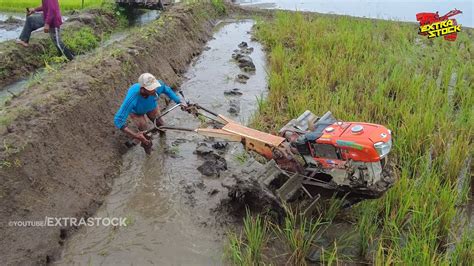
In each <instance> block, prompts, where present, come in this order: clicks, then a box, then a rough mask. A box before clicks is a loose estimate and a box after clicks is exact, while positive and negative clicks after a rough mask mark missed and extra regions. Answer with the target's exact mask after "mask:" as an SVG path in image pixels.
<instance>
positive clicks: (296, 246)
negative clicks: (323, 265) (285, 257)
mask: <svg viewBox="0 0 474 266" xmlns="http://www.w3.org/2000/svg"><path fill="white" fill-rule="evenodd" d="M323 224H324V223H323V222H322V218H321V217H319V218H317V219H314V220H310V219H307V218H306V217H304V216H300V215H299V214H298V211H297V210H291V208H290V207H286V217H285V219H284V222H283V225H281V226H279V225H274V226H273V228H274V231H275V232H276V233H277V235H279V236H280V238H281V239H282V241H284V242H285V244H286V246H287V247H288V249H289V250H290V254H291V255H290V258H289V261H288V263H290V264H291V265H306V264H307V263H306V256H307V255H308V252H309V251H310V249H311V247H312V246H313V242H314V240H315V239H316V237H317V235H318V232H319V230H320V229H321V225H323Z"/></svg>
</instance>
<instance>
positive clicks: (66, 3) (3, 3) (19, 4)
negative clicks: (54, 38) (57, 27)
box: [0, 0, 109, 12]
mask: <svg viewBox="0 0 474 266" xmlns="http://www.w3.org/2000/svg"><path fill="white" fill-rule="evenodd" d="M103 2H109V0H84V8H86V7H97V6H100V5H101V4H102V3H103ZM40 5H41V0H17V1H10V0H0V10H2V11H21V12H23V11H25V8H27V7H38V6H40ZM59 6H60V8H61V10H73V9H81V8H82V7H83V6H82V0H61V1H59Z"/></svg>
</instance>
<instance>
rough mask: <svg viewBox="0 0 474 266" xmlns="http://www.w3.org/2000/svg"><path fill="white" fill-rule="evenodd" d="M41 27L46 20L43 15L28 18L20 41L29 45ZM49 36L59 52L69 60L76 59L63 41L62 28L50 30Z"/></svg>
mask: <svg viewBox="0 0 474 266" xmlns="http://www.w3.org/2000/svg"><path fill="white" fill-rule="evenodd" d="M41 27H44V18H43V14H33V15H30V16H28V17H26V22H25V26H24V27H23V31H22V32H21V34H20V40H22V41H24V42H26V43H28V42H29V41H30V37H31V33H32V32H33V31H35V30H37V29H39V28H41ZM49 36H50V37H51V40H52V41H53V43H54V45H55V46H56V48H57V49H58V51H59V52H60V53H61V54H62V55H64V56H65V57H66V58H67V59H69V60H72V59H74V54H73V53H72V52H71V51H70V50H69V49H68V48H67V47H66V45H65V44H64V43H63V41H62V40H61V34H60V28H59V27H57V28H50V29H49Z"/></svg>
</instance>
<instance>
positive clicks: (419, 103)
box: [228, 11, 474, 265]
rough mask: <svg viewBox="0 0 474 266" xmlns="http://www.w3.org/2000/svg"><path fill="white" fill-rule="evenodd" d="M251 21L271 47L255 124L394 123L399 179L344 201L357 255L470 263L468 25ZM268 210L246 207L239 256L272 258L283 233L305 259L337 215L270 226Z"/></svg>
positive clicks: (289, 253)
mask: <svg viewBox="0 0 474 266" xmlns="http://www.w3.org/2000/svg"><path fill="white" fill-rule="evenodd" d="M255 30H256V36H257V39H258V40H259V41H261V42H262V43H263V44H264V45H265V46H266V48H267V49H268V56H269V84H270V91H269V95H268V98H267V99H266V100H264V101H262V102H261V103H260V107H259V113H258V114H257V115H256V117H255V119H254V121H253V125H254V126H255V127H257V128H258V129H260V130H264V131H268V132H277V131H278V129H279V128H280V127H281V126H283V125H284V124H285V123H286V122H287V121H289V120H290V119H292V118H295V117H297V116H298V115H300V114H301V113H302V112H304V111H305V110H306V109H308V110H311V111H313V112H314V113H316V114H324V113H325V112H326V111H328V110H330V111H332V112H333V113H334V114H335V116H336V117H337V118H339V119H342V120H345V121H367V122H372V123H377V124H382V125H385V126H387V127H388V128H390V129H391V130H392V131H393V138H394V147H393V148H392V152H391V154H390V155H389V156H390V160H391V164H392V165H393V168H394V174H395V176H396V178H397V179H398V181H397V182H396V183H395V185H394V187H393V188H391V189H390V190H389V191H388V192H387V193H386V194H385V195H384V196H383V197H382V198H380V199H377V200H367V201H364V202H362V203H359V204H358V205H356V206H354V207H352V208H351V209H350V210H348V212H349V216H350V220H351V221H352V223H353V226H352V228H353V229H352V231H351V233H352V235H355V236H356V239H357V241H352V242H351V244H350V245H357V246H358V249H359V252H358V253H359V254H356V258H355V260H357V261H359V262H360V260H362V261H363V263H370V264H376V265H387V264H402V265H433V264H435V265H472V261H474V247H473V241H474V232H473V227H472V225H471V226H469V225H468V220H469V219H467V218H465V209H466V205H467V204H469V201H470V197H471V194H470V193H471V192H470V184H471V168H470V162H471V159H470V158H471V157H472V153H473V143H472V136H473V133H474V95H473V94H474V90H473V87H472V86H473V79H474V64H473V62H474V61H473V53H474V47H473V42H472V39H473V36H472V35H473V34H472V31H469V30H467V29H463V30H462V31H461V32H460V33H459V34H458V38H457V40H456V41H454V42H449V41H446V40H444V39H442V38H437V39H432V40H428V39H427V38H426V37H425V36H420V35H418V34H417V31H418V27H417V25H416V24H413V23H400V22H390V21H382V20H369V19H359V18H352V17H345V16H318V15H304V14H297V13H289V12H283V11H282V12H278V13H277V15H276V16H275V17H274V18H272V19H264V20H262V21H260V22H259V23H258V24H257V27H256V29H255ZM333 212H334V210H333ZM463 217H464V218H463ZM261 219H262V218H261V217H257V218H255V217H250V216H249V217H247V218H246V221H245V227H244V229H243V230H242V232H241V233H240V234H239V233H236V234H231V236H230V240H229V247H228V250H229V252H228V253H229V254H228V257H229V259H230V261H231V262H233V263H234V264H245V265H251V264H252V265H254V264H262V263H263V264H269V263H270V264H273V263H274V262H275V260H274V259H271V258H269V256H265V255H262V250H263V251H265V250H267V249H268V247H269V246H271V245H273V244H269V241H270V239H272V236H275V235H276V236H277V237H279V239H281V241H282V242H283V243H285V244H284V248H283V250H285V252H286V255H283V256H282V257H280V258H278V259H277V261H279V262H280V263H282V262H283V263H288V264H292V265H305V264H306V263H307V261H306V260H305V259H304V257H305V256H306V255H308V250H309V249H308V248H307V246H308V245H314V246H316V247H317V244H314V243H308V242H307V240H308V238H311V239H312V237H313V236H312V234H314V233H315V232H317V231H318V227H319V228H321V229H322V228H323V227H324V226H323V224H324V223H330V222H331V221H332V220H331V219H327V217H323V216H322V217H320V218H318V219H316V220H314V221H305V222H301V221H300V222H298V223H296V222H295V219H294V218H291V215H290V216H289V218H287V219H286V220H285V222H284V223H283V225H272V224H270V223H265V222H262V220H261ZM321 219H322V220H321ZM306 223H307V224H306ZM305 224H306V225H305ZM251 225H254V226H253V227H256V228H257V229H255V228H250V227H252V226H251ZM304 235H306V237H305V236H304ZM341 244H342V243H338V242H337V241H334V243H332V244H331V246H332V247H333V248H332V249H331V250H327V251H325V252H323V253H324V255H323V256H322V259H323V260H322V262H323V263H324V264H329V265H331V264H332V265H337V264H342V263H345V262H348V261H349V262H350V261H351V260H354V258H353V257H352V258H351V257H349V258H347V257H346V256H345V255H344V254H343V253H342V252H340V249H338V247H340V245H341ZM263 253H264V252H263ZM285 261H286V262H285ZM277 264H279V263H277Z"/></svg>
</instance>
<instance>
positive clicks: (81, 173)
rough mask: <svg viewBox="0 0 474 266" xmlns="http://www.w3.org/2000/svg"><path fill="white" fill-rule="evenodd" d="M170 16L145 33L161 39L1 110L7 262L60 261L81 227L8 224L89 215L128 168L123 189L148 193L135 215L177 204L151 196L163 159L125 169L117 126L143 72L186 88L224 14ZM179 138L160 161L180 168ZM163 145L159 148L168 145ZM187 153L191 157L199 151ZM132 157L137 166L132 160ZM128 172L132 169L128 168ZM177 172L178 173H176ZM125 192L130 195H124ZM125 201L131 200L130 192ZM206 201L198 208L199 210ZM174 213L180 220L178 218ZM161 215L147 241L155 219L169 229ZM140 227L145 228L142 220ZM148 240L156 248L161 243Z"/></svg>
mask: <svg viewBox="0 0 474 266" xmlns="http://www.w3.org/2000/svg"><path fill="white" fill-rule="evenodd" d="M165 17H166V18H167V19H165V20H164V23H153V22H152V23H150V25H147V26H145V27H141V28H140V29H139V30H143V31H147V32H153V33H154V34H152V35H151V34H150V35H147V36H144V35H143V34H141V35H137V34H135V35H134V36H133V38H132V37H129V38H125V39H124V41H123V42H120V43H114V44H112V45H111V46H110V47H108V48H106V49H104V50H103V51H101V52H100V53H99V52H97V53H93V54H87V55H84V56H83V57H80V58H77V60H74V61H72V62H71V63H68V64H66V65H65V66H64V67H63V68H62V69H61V72H57V73H54V74H50V75H46V76H45V77H42V78H41V82H38V83H34V84H33V85H32V86H29V87H27V88H26V90H25V92H24V93H22V94H21V95H20V96H18V97H15V98H13V99H11V102H10V103H9V104H8V106H5V107H4V108H2V109H1V113H2V116H1V118H2V120H1V123H0V142H1V143H3V144H4V145H3V146H2V148H1V149H0V161H1V163H2V164H1V167H2V168H1V171H0V183H1V184H2V186H1V187H0V197H1V201H0V235H1V236H2V241H1V242H0V254H2V261H3V263H5V264H47V263H52V262H53V261H57V260H58V259H59V258H60V253H61V250H62V249H63V247H64V245H65V244H66V243H67V242H68V240H69V239H70V238H71V237H73V236H74V233H75V232H76V231H77V230H78V229H79V228H75V227H71V226H66V227H15V226H8V222H9V221H12V220H13V221H38V220H43V219H44V217H45V216H49V217H76V218H81V217H85V218H87V217H91V216H92V215H94V213H95V212H96V211H97V210H98V209H99V207H100V206H101V205H103V203H104V199H105V196H106V195H107V194H109V193H110V192H111V191H116V187H113V186H112V183H114V180H113V178H114V177H115V176H117V175H118V173H119V171H120V170H121V169H122V170H123V173H127V171H128V173H129V174H130V177H131V179H129V178H125V180H122V179H120V178H119V179H117V182H115V183H116V184H124V185H127V186H128V185H130V184H131V185H132V188H137V187H138V188H143V189H144V190H143V191H140V192H143V193H140V195H139V196H144V198H140V197H138V198H136V199H134V200H132V202H131V203H130V206H131V208H132V209H133V210H135V211H137V212H138V213H141V214H142V215H143V216H148V217H150V216H152V215H153V213H151V212H149V211H148V210H155V209H156V210H157V211H158V212H160V211H161V212H164V211H165V210H166V209H167V208H168V207H170V206H168V207H166V206H159V205H157V204H158V203H159V202H170V201H172V200H170V199H166V198H165V199H163V200H158V201H157V202H158V203H157V202H154V201H152V200H151V198H149V197H150V196H151V195H152V194H151V193H148V192H149V191H150V189H151V188H158V186H156V184H155V183H153V182H155V181H157V182H158V181H161V180H157V179H151V177H155V176H156V175H158V176H161V177H162V178H163V179H171V177H170V172H167V173H163V175H161V174H160V173H161V172H160V171H161V170H159V169H162V168H153V167H154V166H156V165H160V164H162V163H163V161H162V160H160V159H158V158H155V159H157V161H155V162H149V163H145V164H140V162H142V161H144V160H143V159H144V158H145V157H144V156H145V154H144V153H143V150H141V148H140V147H136V148H137V150H136V152H132V153H127V154H126V155H125V158H124V159H125V160H124V164H123V167H122V168H121V167H120V165H122V156H121V155H122V153H123V152H124V151H125V147H124V146H123V143H124V141H125V137H124V135H122V134H121V133H120V132H119V131H118V130H116V129H115V128H114V127H113V124H112V121H113V119H112V118H113V115H114V113H115V111H116V110H117V108H118V107H119V105H120V103H121V101H122V100H123V97H124V94H125V91H126V89H127V87H128V85H129V84H131V83H132V82H135V80H136V78H137V77H138V76H139V74H140V73H142V72H145V71H147V72H152V73H154V74H155V75H157V76H159V77H160V78H162V79H163V80H165V81H166V82H167V83H168V84H170V85H171V86H173V87H176V86H177V85H178V84H180V83H181V82H182V74H183V73H184V72H185V70H186V68H187V67H188V65H189V63H190V62H191V60H192V58H194V57H195V56H196V55H198V54H200V53H201V51H202V49H203V46H204V43H205V41H206V40H208V39H209V38H210V37H211V33H212V28H213V25H214V22H215V20H216V19H217V18H219V14H217V12H215V10H214V9H213V8H212V6H210V5H206V4H200V5H195V6H193V7H192V8H190V7H188V6H180V5H177V6H174V7H173V8H172V9H170V10H169V11H167V12H166V15H165ZM142 33H143V32H142ZM145 37H146V38H145ZM180 138H181V139H184V138H186V139H187V138H188V137H187V136H184V137H180ZM177 140H178V138H176V139H174V140H173V139H169V141H170V143H169V145H168V146H169V147H170V148H169V149H168V148H167V149H165V148H164V146H163V150H162V152H155V153H154V154H157V155H163V156H164V155H166V156H169V158H173V157H174V158H175V159H176V160H177V161H176V163H177V164H179V165H181V164H182V159H180V158H178V157H175V156H178V155H177V154H176V151H175V149H173V148H171V147H172V146H171V142H174V141H177ZM178 142H179V141H178ZM178 142H176V143H178ZM156 143H157V144H156V145H157V147H156V148H158V149H159V148H160V147H161V146H159V145H158V142H156ZM181 145H188V144H187V143H183V144H181ZM189 145H191V147H192V148H191V147H190V148H189V149H190V151H189V153H190V154H192V151H193V150H194V149H195V148H196V143H193V144H189ZM180 149H181V148H180ZM127 156H129V157H127ZM134 156H137V157H134ZM193 156H195V155H193ZM127 158H128V159H133V161H127ZM166 158H168V157H166ZM173 160H174V159H173ZM145 162H146V161H145ZM140 166H143V167H144V169H145V171H144V172H145V173H148V174H146V175H144V176H148V177H149V178H150V179H149V180H141V181H143V182H139V183H137V182H136V181H137V178H138V177H140V176H142V174H143V172H140V171H136V169H140V168H137V167H140ZM152 166H153V167H152ZM197 166H198V165H194V166H193V169H194V171H196V172H197V173H198V174H199V175H200V173H199V172H198V171H197V169H196V167H197ZM127 167H130V168H128V170H127ZM148 169H149V170H148ZM163 169H164V168H163ZM170 170H171V171H174V168H173V167H171V169H170ZM171 173H173V172H171ZM134 174H137V175H136V176H133V175H134ZM125 176H126V174H125ZM171 180H174V179H171ZM186 181H188V180H186ZM189 181H190V182H185V183H182V184H180V183H179V182H178V183H177V184H173V185H176V186H179V187H180V188H183V189H184V186H185V185H189V186H188V187H189V188H188V191H192V189H193V187H194V186H196V188H194V189H195V191H196V192H198V191H200V189H199V187H200V185H199V183H198V182H196V183H195V182H194V181H195V180H189ZM134 182H135V183H134ZM157 184H158V183H157ZM159 184H160V185H161V183H159ZM164 184H165V185H166V184H167V183H166V181H164ZM117 186H120V185H117ZM132 188H129V187H127V189H132ZM121 191H125V192H126V189H122V190H121ZM150 192H155V191H153V190H151V191H150ZM115 194H116V192H113V194H111V195H112V196H111V198H110V199H114V197H113V195H115ZM193 194H194V193H193ZM119 195H120V197H119V198H123V195H122V194H119ZM158 195H162V194H161V193H158ZM163 195H166V194H165V193H163ZM186 195H188V194H187V193H186ZM206 196H207V194H206ZM167 200H168V201H167ZM192 201H193V200H192V198H189V199H186V202H190V203H191V202H192ZM198 202H199V201H196V206H199V204H198ZM145 203H147V204H145ZM148 203H150V204H148ZM106 205H107V206H108V205H109V203H106ZM172 208H173V209H174V207H172ZM168 214H170V213H168ZM170 215H171V217H174V214H170ZM101 216H107V217H108V215H101ZM163 217H166V215H165V216H160V219H156V220H146V221H143V222H144V223H145V224H148V225H149V226H151V227H144V228H146V230H144V232H142V233H140V234H139V236H141V235H143V234H147V232H148V231H149V230H150V228H155V226H157V225H158V224H157V223H156V221H160V222H162V221H163V220H162V219H161V218H163ZM138 218H139V217H138ZM163 219H164V220H166V219H168V218H163ZM169 219H170V218H169ZM136 221H137V223H139V222H138V221H139V220H138V219H137V220H136ZM135 228H137V229H138V228H139V227H135ZM102 229H103V228H102ZM106 229H107V230H108V229H110V230H113V228H109V227H107V228H106ZM135 233H137V232H135ZM207 235H209V234H206V236H207ZM99 236H100V235H97V237H99ZM170 238H171V236H169V237H167V238H166V237H164V238H159V239H158V241H162V243H163V245H165V244H164V243H165V240H166V239H170ZM128 239H129V235H127V240H128ZM137 239H140V238H137ZM149 240H150V241H152V242H153V241H156V239H155V238H153V239H149ZM124 241H125V240H124V239H123V241H122V242H124ZM125 242H126V243H129V241H128V242H127V241H125ZM125 242H124V243H125ZM189 243H192V242H189ZM133 245H134V244H133V243H132V246H133ZM111 247H113V246H111ZM126 248H128V247H125V249H126ZM84 250H86V249H84ZM99 253H100V251H99ZM83 264H88V263H87V262H86V263H83Z"/></svg>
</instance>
